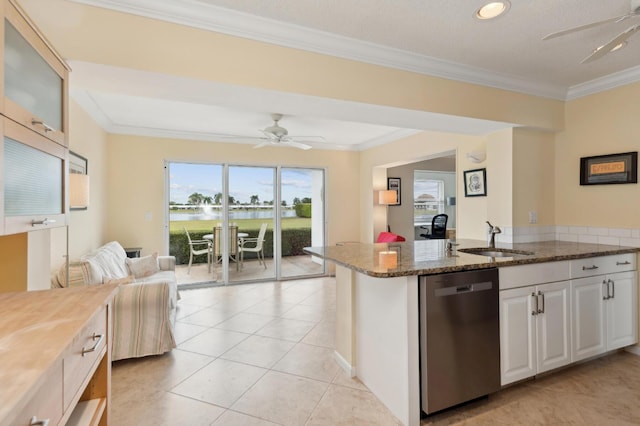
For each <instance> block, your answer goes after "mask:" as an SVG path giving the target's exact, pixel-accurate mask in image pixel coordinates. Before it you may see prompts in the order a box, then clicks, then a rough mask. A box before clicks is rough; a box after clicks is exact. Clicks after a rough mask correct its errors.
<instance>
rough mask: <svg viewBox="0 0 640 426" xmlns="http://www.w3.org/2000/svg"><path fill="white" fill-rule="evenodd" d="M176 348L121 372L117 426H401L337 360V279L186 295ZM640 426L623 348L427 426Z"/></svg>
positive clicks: (639, 393) (115, 388)
mask: <svg viewBox="0 0 640 426" xmlns="http://www.w3.org/2000/svg"><path fill="white" fill-rule="evenodd" d="M181 295H182V300H181V301H180V302H179V304H178V322H177V324H176V340H177V343H178V348H177V349H175V350H173V351H172V352H170V353H168V354H165V355H161V356H154V357H146V358H142V359H133V360H123V361H118V362H115V363H114V364H113V370H112V371H113V376H112V396H113V404H112V412H111V414H112V418H111V420H112V421H111V424H113V425H117V426H120V425H124V426H128V425H143V424H145V425H178V426H182V425H189V426H191V425H216V426H217V425H249V426H251V425H256V426H261V425H397V424H399V423H398V421H397V419H395V418H394V417H393V416H392V415H391V414H390V412H389V411H388V410H387V408H386V407H384V405H383V404H381V403H380V401H379V400H378V399H377V398H376V397H375V396H374V395H373V394H371V392H369V391H368V389H367V388H366V387H365V386H364V385H363V384H362V383H361V382H360V381H358V380H357V379H351V378H349V377H347V375H346V374H344V373H343V372H342V370H340V369H339V367H338V365H337V364H336V362H335V361H334V358H333V346H334V333H335V280H334V279H332V278H317V279H308V280H299V281H287V282H279V283H278V282H275V283H274V282H271V283H262V284H245V285H237V286H228V287H213V288H202V289H194V290H183V291H181ZM422 424H423V425H427V424H464V425H467V424H469V425H475V424H480V425H483V424H487V425H513V424H527V425H529V424H579V425H585V424H586V425H608V424H616V425H625V424H629V425H632V424H633V425H637V424H640V357H637V356H635V355H632V354H629V353H626V352H619V353H616V354H613V355H609V356H606V357H603V358H600V359H597V360H594V361H590V362H588V363H584V364H581V365H578V366H575V367H571V368H568V369H566V370H563V371H560V372H557V373H553V374H550V375H547V376H545V377H542V378H539V379H536V380H531V381H528V382H524V383H521V384H518V385H515V386H512V387H509V388H507V389H505V390H503V391H500V392H498V393H496V394H495V395H492V396H490V397H489V398H485V399H481V400H479V401H474V402H471V403H469V404H466V405H464V406H462V407H459V408H455V409H452V410H448V411H445V412H443V413H440V414H436V415H433V416H430V417H428V418H426V419H423V420H422Z"/></svg>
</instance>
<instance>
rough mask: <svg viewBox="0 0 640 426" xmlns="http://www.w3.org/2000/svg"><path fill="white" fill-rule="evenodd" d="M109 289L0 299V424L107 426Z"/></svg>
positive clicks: (111, 291)
mask: <svg viewBox="0 0 640 426" xmlns="http://www.w3.org/2000/svg"><path fill="white" fill-rule="evenodd" d="M117 291H118V286H117V285H115V284H114V285H96V286H87V287H77V288H69V289H55V290H44V291H32V292H19V293H4V294H0V312H2V316H0V383H2V386H0V401H2V403H1V404H0V424H2V425H29V424H31V425H49V426H54V425H107V424H109V408H110V407H109V406H110V397H111V332H112V326H111V321H112V319H111V315H112V314H111V305H112V301H113V297H114V296H115V294H116V292H117Z"/></svg>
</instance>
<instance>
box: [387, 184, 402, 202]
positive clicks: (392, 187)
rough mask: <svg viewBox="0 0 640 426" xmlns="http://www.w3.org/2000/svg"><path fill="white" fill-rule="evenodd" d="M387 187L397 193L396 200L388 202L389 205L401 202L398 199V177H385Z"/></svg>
mask: <svg viewBox="0 0 640 426" xmlns="http://www.w3.org/2000/svg"><path fill="white" fill-rule="evenodd" d="M387 189H389V190H392V191H396V193H397V194H398V198H397V199H398V202H397V203H395V204H389V205H390V206H399V205H400V204H402V203H401V200H400V178H391V177H390V178H387Z"/></svg>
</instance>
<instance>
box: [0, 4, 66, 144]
mask: <svg viewBox="0 0 640 426" xmlns="http://www.w3.org/2000/svg"><path fill="white" fill-rule="evenodd" d="M3 3H4V4H3V9H4V10H3V15H4V16H3V19H2V24H1V25H2V29H1V33H2V35H3V39H4V42H3V43H2V48H3V51H2V56H3V60H2V62H1V63H2V68H1V70H0V74H1V75H2V82H3V84H2V89H1V90H2V95H3V96H2V99H3V102H2V114H4V115H5V116H6V117H8V118H10V119H12V120H13V121H15V122H17V123H19V124H21V125H23V126H25V127H27V128H28V129H31V130H33V131H35V132H37V133H39V134H41V135H43V136H45V137H46V138H48V139H51V140H53V141H55V142H57V143H58V144H60V145H63V146H67V139H66V137H65V134H66V132H67V123H68V121H67V103H68V102H67V93H68V90H67V84H68V72H69V70H68V68H67V66H66V64H65V63H64V61H63V60H62V59H61V58H60V56H59V55H58V54H57V53H56V52H55V51H54V49H53V48H52V47H51V45H50V44H49V43H48V42H47V40H46V39H45V38H44V37H43V36H42V35H41V34H40V32H39V31H38V30H37V29H36V28H35V26H33V24H32V23H31V22H30V20H29V18H28V17H27V16H26V15H25V14H24V12H23V11H22V10H21V9H20V8H19V7H18V6H17V4H16V3H15V2H14V1H13V0H3Z"/></svg>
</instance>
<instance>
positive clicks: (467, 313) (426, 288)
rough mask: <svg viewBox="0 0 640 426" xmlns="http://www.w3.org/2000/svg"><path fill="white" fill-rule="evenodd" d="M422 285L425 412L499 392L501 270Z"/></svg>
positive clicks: (429, 279)
mask: <svg viewBox="0 0 640 426" xmlns="http://www.w3.org/2000/svg"><path fill="white" fill-rule="evenodd" d="M419 283H420V289H419V294H420V375H421V377H420V390H421V400H422V410H423V411H424V412H425V413H427V414H431V413H434V412H436V411H440V410H443V409H445V408H448V407H452V406H454V405H457V404H460V403H462V402H465V401H470V400H472V399H475V398H478V397H481V396H484V395H488V394H490V393H492V392H495V391H497V390H499V389H500V322H499V319H500V318H499V305H498V270H497V269H496V268H492V269H482V270H477V271H465V272H455V273H449V274H441V275H429V276H421V277H420V281H419Z"/></svg>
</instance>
